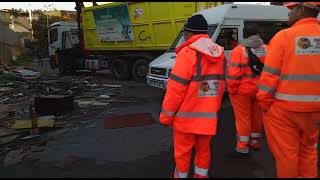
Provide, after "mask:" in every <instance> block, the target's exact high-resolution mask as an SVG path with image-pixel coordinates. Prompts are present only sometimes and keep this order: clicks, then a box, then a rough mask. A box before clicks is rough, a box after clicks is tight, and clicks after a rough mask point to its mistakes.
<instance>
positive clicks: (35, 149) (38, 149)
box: [30, 146, 44, 152]
mask: <svg viewBox="0 0 320 180" xmlns="http://www.w3.org/2000/svg"><path fill="white" fill-rule="evenodd" d="M30 150H31V152H42V151H44V147H43V146H40V147H39V146H31V147H30Z"/></svg>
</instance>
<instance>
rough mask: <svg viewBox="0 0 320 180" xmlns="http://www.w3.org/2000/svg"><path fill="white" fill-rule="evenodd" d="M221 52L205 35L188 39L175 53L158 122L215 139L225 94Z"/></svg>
mask: <svg viewBox="0 0 320 180" xmlns="http://www.w3.org/2000/svg"><path fill="white" fill-rule="evenodd" d="M223 66H224V50H223V48H222V47H220V46H219V45H217V44H215V43H214V42H213V41H212V40H211V39H210V38H209V36H208V35H205V34H200V35H195V36H193V37H191V38H190V39H189V40H188V41H186V42H185V43H184V44H182V45H181V46H180V47H179V48H178V49H177V58H176V63H175V65H174V67H173V69H172V71H171V74H170V76H169V80H168V86H167V91H166V95H165V98H164V100H163V104H162V111H161V113H160V122H161V123H163V124H170V125H172V126H173V128H174V129H177V130H179V131H181V132H187V133H195V134H206V135H214V134H215V133H216V128H217V119H218V118H217V112H218V110H219V108H220V105H221V101H222V97H223V94H224V90H225V81H224V77H223V75H224V67H223Z"/></svg>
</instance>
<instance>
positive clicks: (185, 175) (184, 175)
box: [174, 168, 188, 178]
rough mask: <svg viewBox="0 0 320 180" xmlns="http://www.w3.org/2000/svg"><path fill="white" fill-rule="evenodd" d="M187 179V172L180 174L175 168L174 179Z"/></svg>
mask: <svg viewBox="0 0 320 180" xmlns="http://www.w3.org/2000/svg"><path fill="white" fill-rule="evenodd" d="M177 176H178V177H177ZM187 177H188V172H186V173H182V172H179V171H178V170H177V168H175V170H174V178H187Z"/></svg>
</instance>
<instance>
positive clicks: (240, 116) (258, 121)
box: [230, 94, 263, 153]
mask: <svg viewBox="0 0 320 180" xmlns="http://www.w3.org/2000/svg"><path fill="white" fill-rule="evenodd" d="M230 100H231V104H232V107H233V111H234V115H235V124H236V130H237V145H236V148H235V150H236V151H238V152H240V153H248V152H249V147H251V148H253V149H259V148H260V146H261V136H262V131H263V125H262V124H263V123H262V116H263V112H262V110H261V109H260V107H259V106H258V105H257V102H256V98H255V96H244V95H239V94H230Z"/></svg>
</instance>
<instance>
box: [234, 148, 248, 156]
mask: <svg viewBox="0 0 320 180" xmlns="http://www.w3.org/2000/svg"><path fill="white" fill-rule="evenodd" d="M234 150H236V151H237V152H239V153H244V154H246V153H249V148H243V149H239V148H237V147H236V148H234Z"/></svg>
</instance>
